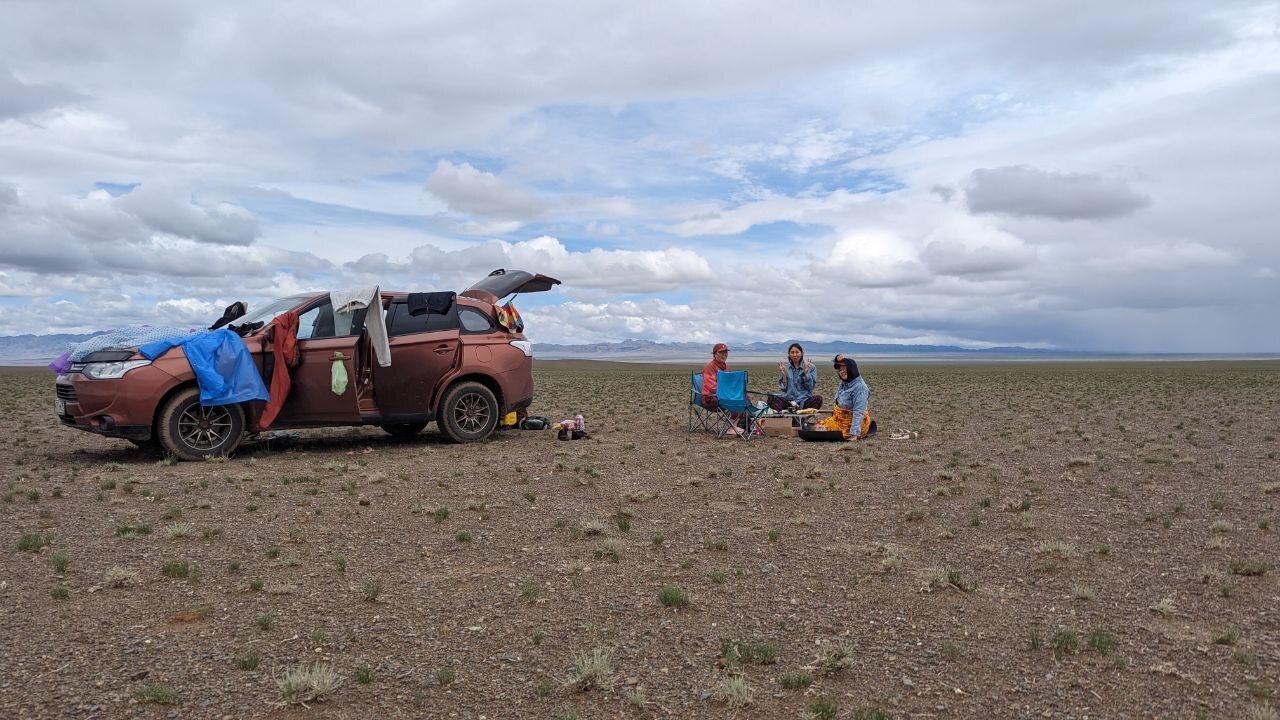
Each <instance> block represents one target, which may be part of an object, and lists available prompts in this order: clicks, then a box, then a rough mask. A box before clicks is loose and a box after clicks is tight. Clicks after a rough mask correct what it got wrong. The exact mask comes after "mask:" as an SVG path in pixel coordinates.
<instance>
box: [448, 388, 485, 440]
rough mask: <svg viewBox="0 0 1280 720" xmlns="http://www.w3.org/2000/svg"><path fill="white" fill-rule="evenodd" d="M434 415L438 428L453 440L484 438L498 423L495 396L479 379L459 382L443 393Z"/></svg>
mask: <svg viewBox="0 0 1280 720" xmlns="http://www.w3.org/2000/svg"><path fill="white" fill-rule="evenodd" d="M436 418H437V419H436V424H437V425H439V426H440V431H441V432H443V433H444V435H445V437H447V438H449V439H450V440H452V441H453V442H459V443H465V442H477V441H479V440H484V439H485V438H487V437H489V436H490V435H492V434H493V429H494V428H496V427H497V426H498V399H497V398H496V397H494V396H493V391H492V390H490V389H489V388H487V387H485V386H484V385H481V384H480V383H478V382H464V383H458V384H457V385H454V386H453V387H451V388H449V390H448V392H446V393H445V394H444V401H443V402H441V403H440V412H439V413H438V414H437V415H436Z"/></svg>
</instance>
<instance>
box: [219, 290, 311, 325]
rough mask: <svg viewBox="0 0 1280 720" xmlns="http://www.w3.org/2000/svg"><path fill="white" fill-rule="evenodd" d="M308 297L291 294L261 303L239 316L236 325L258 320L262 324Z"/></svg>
mask: <svg viewBox="0 0 1280 720" xmlns="http://www.w3.org/2000/svg"><path fill="white" fill-rule="evenodd" d="M309 297H311V296H310V295H291V296H289V297H283V298H276V299H275V300H272V301H271V302H269V303H267V304H266V305H263V306H262V307H260V308H258V309H257V310H254V311H252V312H249V313H246V314H245V316H244V317H242V318H240V321H239V322H238V323H237V325H243V324H245V323H255V322H260V323H263V324H266V323H269V322H271V321H272V320H273V319H275V316H277V315H279V314H280V313H282V312H286V311H288V310H292V309H294V308H296V307H298V306H299V305H301V304H302V303H303V302H304V301H305V300H306V299H307V298H309Z"/></svg>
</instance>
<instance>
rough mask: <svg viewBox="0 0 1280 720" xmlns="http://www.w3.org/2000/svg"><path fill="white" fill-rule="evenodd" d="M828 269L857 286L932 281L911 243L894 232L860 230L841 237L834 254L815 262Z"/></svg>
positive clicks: (816, 268)
mask: <svg viewBox="0 0 1280 720" xmlns="http://www.w3.org/2000/svg"><path fill="white" fill-rule="evenodd" d="M814 272H815V273H818V272H824V273H826V274H827V276H828V277H837V278H840V279H841V280H845V281H847V282H848V283H849V284H850V285H853V286H855V287H872V288H883V287H904V286H908V285H918V284H921V283H924V282H927V281H928V280H929V277H930V276H929V273H928V271H927V270H926V269H925V267H924V266H923V265H922V264H921V263H920V261H919V259H918V258H917V255H916V252H915V249H914V247H913V246H912V245H911V243H909V242H907V241H905V240H903V239H902V238H900V237H898V236H896V235H894V234H892V233H890V232H884V231H879V232H859V233H853V234H850V235H847V236H845V237H842V238H840V240H838V241H837V242H836V244H835V246H834V247H833V248H832V250H831V254H830V255H829V256H828V257H827V258H826V259H825V260H822V261H820V262H818V263H815V266H814Z"/></svg>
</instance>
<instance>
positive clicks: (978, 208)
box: [965, 165, 1151, 220]
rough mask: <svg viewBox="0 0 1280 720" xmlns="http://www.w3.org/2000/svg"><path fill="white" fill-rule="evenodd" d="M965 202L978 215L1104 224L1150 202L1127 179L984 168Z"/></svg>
mask: <svg viewBox="0 0 1280 720" xmlns="http://www.w3.org/2000/svg"><path fill="white" fill-rule="evenodd" d="M965 201H966V202H967V203H968V205H969V210H970V211H971V212H975V213H1004V214H1007V215H1024V216H1027V215H1030V216H1040V217H1047V218H1053V219H1055V220H1103V219H1108V218H1117V217H1122V216H1124V215H1128V214H1130V213H1132V212H1134V211H1136V210H1138V209H1140V208H1143V207H1146V206H1147V205H1149V204H1150V203H1151V200H1150V198H1148V197H1147V196H1145V195H1142V194H1140V193H1138V192H1136V191H1134V190H1133V189H1132V188H1130V187H1129V184H1128V183H1126V182H1124V181H1123V180H1118V179H1115V178H1105V177H1102V176H1100V175H1094V174H1087V173H1055V172H1049V171H1046V170H1040V169H1038V168H1034V167H1030V166H1026V165H1015V166H1011V167H998V168H991V169H987V168H980V169H978V170H974V171H973V173H972V174H971V175H970V176H969V185H968V187H967V188H966V189H965Z"/></svg>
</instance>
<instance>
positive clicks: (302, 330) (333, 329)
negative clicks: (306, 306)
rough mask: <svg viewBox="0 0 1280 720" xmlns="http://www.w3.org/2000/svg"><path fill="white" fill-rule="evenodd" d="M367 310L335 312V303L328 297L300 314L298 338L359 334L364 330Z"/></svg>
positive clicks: (307, 338)
mask: <svg viewBox="0 0 1280 720" xmlns="http://www.w3.org/2000/svg"><path fill="white" fill-rule="evenodd" d="M366 312H367V311H366V310H363V309H361V310H357V311H355V312H354V313H338V314H335V313H334V312H333V303H331V302H329V301H328V300H327V299H326V300H325V301H324V302H322V303H320V304H319V305H317V306H315V307H313V308H311V309H310V310H308V311H306V312H304V313H302V314H300V315H298V339H299V340H314V339H319V338H331V337H344V336H347V335H359V334H360V333H361V332H362V331H363V330H364V316H365V313H366Z"/></svg>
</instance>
